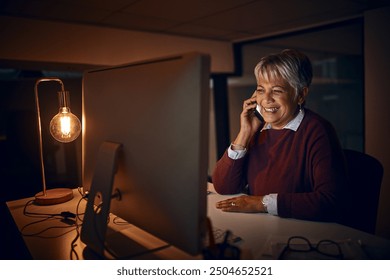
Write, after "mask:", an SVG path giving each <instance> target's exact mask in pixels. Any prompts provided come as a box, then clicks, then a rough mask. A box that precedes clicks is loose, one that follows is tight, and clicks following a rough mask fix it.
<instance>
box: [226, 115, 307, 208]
mask: <svg viewBox="0 0 390 280" xmlns="http://www.w3.org/2000/svg"><path fill="white" fill-rule="evenodd" d="M304 116H305V111H304V110H303V109H302V110H299V112H298V114H297V115H296V116H295V118H294V119H292V120H291V121H290V122H289V123H288V124H286V125H285V126H284V127H283V128H282V129H291V130H293V131H297V130H298V128H299V126H300V125H301V123H302V120H303V117H304ZM267 129H272V125H271V124H270V123H266V124H265V125H264V126H263V128H262V129H261V131H263V130H267ZM245 154H246V149H245V150H233V149H232V147H231V145H230V146H229V148H228V156H229V157H230V158H231V159H234V160H236V159H240V158H242V157H244V156H245ZM266 196H269V199H267V200H268V201H269V202H268V203H267V205H266V206H267V211H268V213H270V214H272V215H278V205H277V197H278V194H277V193H271V194H268V195H266Z"/></svg>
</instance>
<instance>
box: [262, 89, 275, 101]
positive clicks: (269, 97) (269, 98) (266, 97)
mask: <svg viewBox="0 0 390 280" xmlns="http://www.w3.org/2000/svg"><path fill="white" fill-rule="evenodd" d="M263 100H265V101H266V102H267V103H271V102H273V101H274V99H273V97H272V91H266V92H264V95H263Z"/></svg>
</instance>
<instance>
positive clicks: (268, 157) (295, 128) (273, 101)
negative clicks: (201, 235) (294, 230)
mask: <svg viewBox="0 0 390 280" xmlns="http://www.w3.org/2000/svg"><path fill="white" fill-rule="evenodd" d="M254 72H255V76H256V80H257V89H256V91H255V92H254V94H253V95H252V97H251V98H249V99H247V100H245V101H244V103H243V109H242V112H241V115H240V131H239V133H238V135H237V137H236V138H235V140H234V141H233V143H232V144H231V145H230V147H229V148H228V149H227V151H226V152H225V154H224V155H223V156H222V158H221V159H220V160H219V161H218V162H217V165H216V167H215V170H214V172H213V177H212V180H213V184H214V187H215V190H216V191H217V192H218V193H220V194H234V193H241V192H247V193H248V194H249V195H243V196H238V197H235V198H232V199H227V200H224V201H220V202H218V203H217V208H219V209H221V210H223V211H232V212H268V213H270V214H273V215H279V216H280V217H291V218H297V219H307V220H326V221H335V220H337V217H339V216H340V211H341V210H340V209H341V203H342V199H341V195H342V193H343V188H344V184H345V166H344V158H343V154H342V150H341V148H340V145H339V142H338V139H337V136H336V133H335V131H334V129H333V127H332V125H331V124H330V123H329V122H327V121H326V120H325V119H323V118H321V117H320V116H319V115H317V114H315V113H314V112H312V111H310V110H308V109H304V107H303V105H304V103H305V99H306V97H307V95H308V93H309V86H310V84H311V80H312V66H311V62H310V60H309V59H308V58H307V57H306V56H305V55H304V54H302V53H300V52H298V51H296V50H284V51H282V52H281V53H278V54H272V55H268V56H265V57H263V58H262V59H261V60H260V62H259V63H258V64H257V66H256V67H255V70H254ZM255 110H257V111H258V112H259V113H260V115H261V116H262V117H263V119H264V120H260V118H258V117H257V116H256V114H255Z"/></svg>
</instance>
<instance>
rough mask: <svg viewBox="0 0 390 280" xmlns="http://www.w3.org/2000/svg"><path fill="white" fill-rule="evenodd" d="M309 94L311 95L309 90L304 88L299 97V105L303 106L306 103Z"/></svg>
mask: <svg viewBox="0 0 390 280" xmlns="http://www.w3.org/2000/svg"><path fill="white" fill-rule="evenodd" d="M308 94H309V88H308V87H304V88H303V89H302V91H301V92H300V94H299V96H298V104H300V105H302V104H303V103H305V100H306V97H307V95H308Z"/></svg>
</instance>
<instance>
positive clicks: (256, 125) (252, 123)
mask: <svg viewBox="0 0 390 280" xmlns="http://www.w3.org/2000/svg"><path fill="white" fill-rule="evenodd" d="M256 106H257V103H256V92H254V93H253V95H252V96H251V98H249V99H246V100H245V101H244V103H243V105H242V112H241V114H240V132H239V133H238V135H237V137H236V139H235V140H234V142H233V143H234V144H236V145H239V146H243V147H247V145H248V143H249V141H250V139H251V138H252V136H253V135H254V134H255V132H256V131H258V130H259V129H260V126H261V121H260V120H259V118H258V117H256V115H255V113H254V112H255V110H256Z"/></svg>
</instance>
